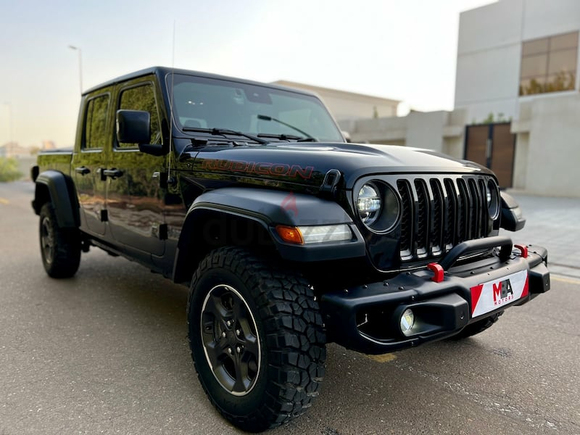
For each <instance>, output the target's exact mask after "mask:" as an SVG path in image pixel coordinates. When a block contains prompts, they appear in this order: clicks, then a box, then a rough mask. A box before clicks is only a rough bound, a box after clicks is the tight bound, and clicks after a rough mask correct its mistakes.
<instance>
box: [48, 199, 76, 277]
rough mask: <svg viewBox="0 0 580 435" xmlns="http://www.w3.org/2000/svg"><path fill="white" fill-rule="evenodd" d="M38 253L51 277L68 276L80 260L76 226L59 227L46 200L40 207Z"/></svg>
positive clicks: (72, 273) (53, 212)
mask: <svg viewBox="0 0 580 435" xmlns="http://www.w3.org/2000/svg"><path fill="white" fill-rule="evenodd" d="M39 238H40V255H41V258H42V265H43V266H44V269H45V270H46V273H47V274H48V275H49V276H50V277H52V278H70V277H71V276H73V275H74V274H75V273H76V272H77V270H78V268H79V265H80V262H81V239H80V233H79V230H78V229H77V228H60V227H59V225H58V221H57V218H56V213H55V211H54V207H53V205H52V204H51V203H50V202H47V203H46V204H44V205H43V206H42V208H41V209H40V225H39Z"/></svg>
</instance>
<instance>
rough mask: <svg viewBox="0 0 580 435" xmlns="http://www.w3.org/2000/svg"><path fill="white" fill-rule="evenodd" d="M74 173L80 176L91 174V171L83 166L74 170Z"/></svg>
mask: <svg viewBox="0 0 580 435" xmlns="http://www.w3.org/2000/svg"><path fill="white" fill-rule="evenodd" d="M75 172H76V173H77V174H81V175H87V174H90V173H91V170H90V169H89V168H87V167H85V166H81V167H80V168H75Z"/></svg>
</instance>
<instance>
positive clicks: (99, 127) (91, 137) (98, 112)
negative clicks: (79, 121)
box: [83, 95, 109, 149]
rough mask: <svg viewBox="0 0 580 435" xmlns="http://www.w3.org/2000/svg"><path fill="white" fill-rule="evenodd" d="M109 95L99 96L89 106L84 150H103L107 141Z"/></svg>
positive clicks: (90, 101)
mask: <svg viewBox="0 0 580 435" xmlns="http://www.w3.org/2000/svg"><path fill="white" fill-rule="evenodd" d="M108 107H109V95H99V96H98V97H96V98H93V99H92V100H89V102H88V104H87V115H86V118H85V141H84V144H83V148H84V149H102V148H104V147H105V144H106V141H107V134H106V133H107V131H106V128H107V108H108Z"/></svg>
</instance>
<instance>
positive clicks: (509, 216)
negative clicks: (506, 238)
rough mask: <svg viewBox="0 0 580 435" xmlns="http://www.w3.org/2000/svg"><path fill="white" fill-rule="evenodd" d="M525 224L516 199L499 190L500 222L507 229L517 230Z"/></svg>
mask: <svg viewBox="0 0 580 435" xmlns="http://www.w3.org/2000/svg"><path fill="white" fill-rule="evenodd" d="M525 225H526V220H525V219H524V216H523V214H522V209H521V208H520V206H519V204H518V203H517V202H516V200H515V199H514V198H513V197H512V196H511V195H508V194H507V193H505V192H501V224H500V227H501V228H503V229H504V230H507V231H519V230H521V229H523V228H524V226H525Z"/></svg>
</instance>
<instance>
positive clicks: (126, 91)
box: [106, 78, 166, 256]
mask: <svg viewBox="0 0 580 435" xmlns="http://www.w3.org/2000/svg"><path fill="white" fill-rule="evenodd" d="M118 109H127V110H146V111H148V112H149V113H150V115H151V143H161V140H162V139H161V128H160V123H159V112H158V108H157V103H156V97H155V87H154V85H153V83H152V82H151V81H150V80H149V79H147V78H141V79H137V80H135V81H132V82H130V83H128V84H124V85H123V87H122V88H121V89H120V92H119V97H118V101H117V104H116V109H115V112H116V110H118ZM165 168H166V156H162V157H155V156H151V155H149V154H145V153H142V152H140V151H139V148H138V144H133V143H118V142H117V140H116V138H114V139H113V150H112V153H111V156H110V159H109V160H108V164H107V172H106V176H107V183H108V188H107V210H108V214H109V226H110V229H111V233H112V235H113V238H114V239H115V241H117V242H118V243H121V244H124V245H126V246H129V247H131V248H135V249H138V250H141V251H144V252H149V253H151V254H153V255H158V256H159V255H162V254H163V253H164V251H165V239H166V231H165V221H164V216H163V211H164V206H163V197H164V189H162V188H161V186H160V181H161V177H162V174H163V172H164V171H165Z"/></svg>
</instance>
